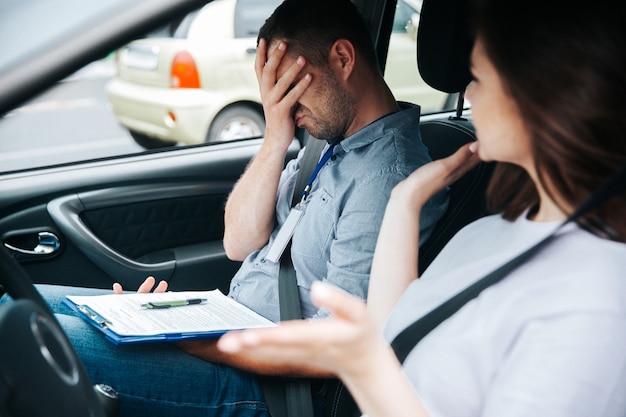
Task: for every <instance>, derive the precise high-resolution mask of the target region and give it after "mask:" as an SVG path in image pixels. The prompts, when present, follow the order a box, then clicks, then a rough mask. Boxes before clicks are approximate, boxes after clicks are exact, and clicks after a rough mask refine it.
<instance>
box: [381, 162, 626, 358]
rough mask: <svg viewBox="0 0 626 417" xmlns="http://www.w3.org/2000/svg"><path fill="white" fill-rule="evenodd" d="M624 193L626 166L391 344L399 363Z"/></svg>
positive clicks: (407, 329)
mask: <svg viewBox="0 0 626 417" xmlns="http://www.w3.org/2000/svg"><path fill="white" fill-rule="evenodd" d="M624 190H626V165H624V166H623V167H622V168H621V169H620V170H619V171H618V172H617V173H616V174H615V175H613V176H612V177H611V178H609V179H608V180H607V181H606V182H605V183H604V184H603V185H601V186H600V187H599V188H598V189H597V190H596V191H595V192H594V193H592V194H591V196H590V197H589V198H588V199H587V200H586V201H585V202H583V204H581V205H580V206H579V207H578V209H577V210H575V211H574V213H572V214H571V215H570V216H569V217H568V218H567V220H565V221H564V222H563V223H562V224H561V225H560V226H559V227H558V228H557V229H555V230H554V231H553V232H552V233H551V234H550V235H548V236H547V237H545V238H544V239H542V240H540V241H539V242H538V243H536V244H535V245H533V246H531V247H530V248H529V249H527V250H526V251H524V252H522V253H521V254H520V255H518V256H516V257H515V258H513V259H511V260H510V261H508V262H507V263H505V264H504V265H502V266H500V267H499V268H498V269H496V270H495V271H493V272H491V273H489V274H487V275H486V276H485V277H483V278H481V279H480V280H479V281H477V282H475V283H474V284H472V285H470V286H469V287H467V288H466V289H464V290H463V291H461V292H459V293H458V294H457V295H455V296H453V297H452V298H450V299H448V301H446V302H444V303H443V304H441V305H440V306H439V307H437V308H435V309H434V310H432V311H431V312H429V313H427V314H426V315H425V316H423V317H421V318H420V319H418V320H416V321H415V322H413V324H411V325H409V327H407V328H405V329H404V330H403V331H402V332H401V333H400V334H398V335H397V336H396V337H395V339H394V340H393V341H392V342H391V347H392V348H393V350H394V352H395V353H396V356H397V357H398V360H399V361H400V362H404V360H405V359H406V357H407V356H408V355H409V353H410V352H411V350H413V348H414V347H415V346H416V345H417V343H419V341H420V340H422V338H424V337H425V336H426V335H427V334H428V333H429V332H430V331H431V330H433V329H434V328H435V327H437V326H438V325H439V324H440V323H441V322H443V321H444V320H445V319H447V318H448V317H450V316H452V315H453V314H454V313H456V312H457V311H458V310H460V309H461V307H463V306H464V305H465V304H466V303H467V302H468V301H470V300H471V299H473V298H475V297H476V296H478V294H480V293H481V292H482V291H483V290H484V289H485V288H487V287H489V286H490V285H493V284H495V283H497V282H499V281H501V280H502V279H503V278H504V277H506V276H507V275H508V274H509V273H510V272H511V271H513V270H514V269H515V268H517V267H518V266H519V265H521V264H522V263H524V262H525V261H527V260H528V259H530V258H532V257H533V256H534V255H535V254H537V253H538V252H539V251H540V250H541V249H542V248H543V247H545V246H546V245H548V244H549V243H550V242H551V241H552V240H554V239H555V238H556V237H557V236H558V232H559V231H560V230H561V229H562V228H563V226H565V225H566V224H568V223H570V222H573V221H575V220H576V219H578V218H579V217H580V216H582V215H583V214H585V213H587V212H588V211H590V210H591V209H593V208H595V207H597V206H599V205H600V204H602V203H603V202H605V201H606V200H608V199H609V198H611V197H613V196H615V195H617V194H619V193H620V192H623V191H624Z"/></svg>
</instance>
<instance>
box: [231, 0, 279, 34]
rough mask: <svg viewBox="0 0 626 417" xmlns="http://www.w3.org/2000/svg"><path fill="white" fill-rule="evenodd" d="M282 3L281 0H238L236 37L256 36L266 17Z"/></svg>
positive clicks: (236, 7)
mask: <svg viewBox="0 0 626 417" xmlns="http://www.w3.org/2000/svg"><path fill="white" fill-rule="evenodd" d="M280 3H281V0H238V1H237V4H236V6H235V37H236V38H245V37H250V36H254V37H256V36H257V34H258V33H259V28H260V27H261V26H262V25H263V23H264V22H265V19H267V18H268V17H269V15H271V14H272V12H273V11H274V9H275V8H276V7H277V6H278V5H279V4H280Z"/></svg>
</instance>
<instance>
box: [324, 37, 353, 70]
mask: <svg viewBox="0 0 626 417" xmlns="http://www.w3.org/2000/svg"><path fill="white" fill-rule="evenodd" d="M355 61H356V50H355V49H354V45H352V42H350V41H349V40H347V39H337V40H336V41H335V43H334V44H333V46H332V47H331V48H330V53H329V54H328V63H329V65H330V68H331V69H332V70H333V71H336V72H337V73H338V74H342V75H341V78H342V79H344V80H346V79H348V77H349V76H350V74H352V71H353V70H354V65H355Z"/></svg>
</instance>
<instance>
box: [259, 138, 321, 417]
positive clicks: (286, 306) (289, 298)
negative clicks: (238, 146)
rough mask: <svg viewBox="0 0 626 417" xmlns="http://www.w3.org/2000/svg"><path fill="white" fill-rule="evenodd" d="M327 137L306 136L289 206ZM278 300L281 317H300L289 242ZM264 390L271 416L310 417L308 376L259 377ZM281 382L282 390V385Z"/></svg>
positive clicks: (286, 318) (293, 202) (283, 255)
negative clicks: (277, 378) (306, 377)
mask: <svg viewBox="0 0 626 417" xmlns="http://www.w3.org/2000/svg"><path fill="white" fill-rule="evenodd" d="M324 146H326V141H323V140H318V139H315V138H312V137H309V139H308V141H307V144H306V147H305V149H304V154H303V155H302V160H301V161H300V167H299V170H298V174H297V177H296V184H295V187H294V192H293V197H292V200H291V206H292V207H293V206H295V205H296V204H297V203H298V202H299V201H300V198H301V196H302V191H303V190H304V187H305V186H306V183H307V181H308V179H309V177H310V175H311V173H312V172H313V170H314V169H315V165H317V162H318V161H319V159H320V155H321V153H322V149H323V148H324ZM278 302H279V306H280V319H281V320H282V321H285V320H300V319H302V310H301V307H300V293H299V292H298V283H297V279H296V271H295V269H294V267H293V263H292V261H291V242H290V243H289V244H288V245H287V247H286V248H285V250H284V251H283V254H282V256H281V258H280V270H279V274H278ZM262 381H263V383H262V387H263V394H264V395H265V401H266V403H267V406H268V408H269V411H270V414H271V415H272V417H313V399H312V397H311V383H310V381H309V380H308V379H299V378H293V379H291V378H281V379H280V380H278V381H277V380H276V379H275V378H269V379H268V378H266V379H262ZM283 386H284V390H283V389H281V388H282V387H283Z"/></svg>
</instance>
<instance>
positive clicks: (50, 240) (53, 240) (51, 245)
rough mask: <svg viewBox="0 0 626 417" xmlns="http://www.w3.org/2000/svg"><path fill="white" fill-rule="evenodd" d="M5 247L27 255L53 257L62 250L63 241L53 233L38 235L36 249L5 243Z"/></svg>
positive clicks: (40, 233)
mask: <svg viewBox="0 0 626 417" xmlns="http://www.w3.org/2000/svg"><path fill="white" fill-rule="evenodd" d="M4 246H6V247H7V248H8V249H10V250H12V251H14V252H19V253H23V254H25V255H38V256H39V255H52V254H53V253H55V252H56V251H58V250H59V249H61V241H60V239H59V237H58V236H57V235H55V234H54V233H52V232H39V233H37V246H35V247H34V248H20V247H17V246H15V245H12V244H10V243H8V242H4Z"/></svg>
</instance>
